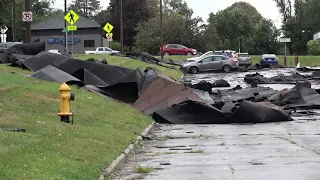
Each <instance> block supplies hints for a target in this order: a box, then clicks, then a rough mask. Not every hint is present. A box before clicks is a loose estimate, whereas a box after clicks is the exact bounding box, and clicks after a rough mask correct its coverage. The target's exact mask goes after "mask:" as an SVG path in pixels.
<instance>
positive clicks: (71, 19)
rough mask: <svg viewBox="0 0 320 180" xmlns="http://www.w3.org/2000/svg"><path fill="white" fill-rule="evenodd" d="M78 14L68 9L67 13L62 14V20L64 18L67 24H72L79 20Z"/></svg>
mask: <svg viewBox="0 0 320 180" xmlns="http://www.w3.org/2000/svg"><path fill="white" fill-rule="evenodd" d="M79 18H80V17H79V15H78V14H77V13H75V12H74V11H73V10H70V11H69V12H68V14H66V15H65V16H64V20H66V21H67V22H68V23H69V24H71V25H73V24H74V23H76V22H77V21H78V20H79Z"/></svg>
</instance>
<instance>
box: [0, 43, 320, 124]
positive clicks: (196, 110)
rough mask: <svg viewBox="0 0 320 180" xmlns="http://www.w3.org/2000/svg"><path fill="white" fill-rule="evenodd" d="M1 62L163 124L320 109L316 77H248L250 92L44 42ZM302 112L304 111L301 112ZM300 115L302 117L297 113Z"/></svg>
mask: <svg viewBox="0 0 320 180" xmlns="http://www.w3.org/2000/svg"><path fill="white" fill-rule="evenodd" d="M127 56H129V57H130V58H134V59H139V60H141V61H144V62H148V63H152V64H158V65H160V64H162V63H165V64H170V63H172V64H174V65H178V64H179V63H180V62H177V61H174V62H173V61H170V60H167V61H164V60H160V59H157V58H154V57H153V56H151V55H150V54H148V53H141V54H128V55H127ZM0 62H2V63H11V65H15V66H18V67H21V68H25V69H29V70H31V71H33V72H34V74H32V75H31V77H33V78H37V79H40V80H46V81H55V82H59V83H62V82H66V83H67V84H73V85H74V84H75V85H77V86H79V87H81V88H83V89H85V90H88V91H91V92H95V93H98V94H101V95H103V96H108V97H111V98H113V99H116V100H119V101H121V102H125V103H128V104H132V105H133V107H135V108H137V109H139V110H141V111H143V112H145V113H146V114H151V115H152V116H153V118H154V119H155V120H156V121H157V122H163V123H183V124H186V123H195V124H199V123H208V124H212V123H218V124H226V123H266V122H275V121H291V120H292V118H291V111H292V110H293V111H297V110H299V109H303V108H308V107H309V108H314V107H316V108H317V107H319V105H320V95H319V94H318V92H317V91H316V90H313V89H311V84H310V83H308V82H307V81H306V80H310V79H314V78H315V77H314V76H317V77H318V76H319V75H318V74H314V76H304V75H301V74H298V73H295V74H292V75H291V76H282V75H279V76H276V77H272V78H265V77H263V76H262V75H260V74H258V73H256V74H249V75H246V76H245V78H244V80H245V81H246V82H247V83H249V84H253V85H252V86H251V87H249V88H242V87H241V86H240V85H238V86H236V87H234V88H230V89H225V90H217V89H214V90H213V88H216V87H230V84H229V83H228V82H227V81H225V80H223V79H220V80H217V81H215V82H214V83H209V82H205V81H201V82H199V83H197V84H191V83H183V82H179V81H176V80H175V79H173V78H171V77H169V76H167V75H165V74H163V73H161V72H159V71H157V70H155V69H153V68H147V69H145V70H141V69H136V70H132V69H128V68H123V67H118V66H112V65H108V64H107V63H106V62H101V61H95V60H92V59H89V60H87V61H82V60H78V59H75V58H71V57H68V56H65V55H60V54H54V53H49V52H45V51H44V46H43V43H39V42H33V43H30V44H23V45H15V46H13V47H11V48H10V49H8V50H5V51H4V52H2V53H0ZM271 83H275V84H281V83H283V84H288V83H289V84H296V86H295V87H294V88H292V89H290V90H288V89H284V90H282V91H276V90H274V89H272V88H267V87H259V86H257V84H271ZM300 113H301V112H300ZM295 115H298V113H297V112H295Z"/></svg>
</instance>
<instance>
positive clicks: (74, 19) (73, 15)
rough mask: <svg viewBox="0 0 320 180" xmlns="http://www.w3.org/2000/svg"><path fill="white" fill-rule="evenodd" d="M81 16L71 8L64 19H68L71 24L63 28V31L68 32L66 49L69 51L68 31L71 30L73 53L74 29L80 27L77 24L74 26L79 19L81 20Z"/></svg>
mask: <svg viewBox="0 0 320 180" xmlns="http://www.w3.org/2000/svg"><path fill="white" fill-rule="evenodd" d="M79 18H80V16H79V15H78V14H77V13H75V12H74V11H73V10H70V11H69V12H68V13H67V14H66V15H65V16H64V20H65V21H67V22H68V23H69V24H70V25H71V26H68V28H67V29H63V31H65V33H66V50H67V52H68V32H69V31H71V33H72V35H71V37H72V44H71V48H72V50H71V53H72V54H73V31H76V30H77V29H78V28H77V26H73V25H74V24H75V23H76V22H77V21H78V20H79Z"/></svg>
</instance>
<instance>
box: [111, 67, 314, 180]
mask: <svg viewBox="0 0 320 180" xmlns="http://www.w3.org/2000/svg"><path fill="white" fill-rule="evenodd" d="M290 71H291V70H290ZM266 73H267V74H268V73H269V74H270V72H266ZM280 73H282V71H281V72H280ZM243 74H244V73H242V74H239V73H235V74H233V75H229V76H225V77H227V79H230V80H229V81H232V79H233V83H232V86H234V85H236V84H238V83H241V84H243V82H241V80H239V81H238V79H241V78H240V77H242V76H244V75H243ZM234 75H236V76H239V78H238V79H237V78H235V77H233V78H232V76H234ZM192 76H193V75H192ZM196 76H198V77H190V76H189V77H188V78H189V79H192V78H194V80H197V81H198V80H199V76H204V77H208V79H210V80H211V81H214V80H215V79H219V77H222V76H223V75H222V74H212V75H210V74H209V75H208V74H205V75H196ZM210 76H211V77H210ZM202 79H205V78H202ZM242 79H243V78H242ZM227 81H228V80H227ZM229 81H228V82H229ZM275 86H276V87H277V85H275ZM294 119H295V121H291V122H278V123H267V124H241V125H239V124H238V125H236V124H229V125H159V124H158V125H156V127H155V129H154V130H153V132H152V134H151V135H150V139H146V140H145V141H143V143H142V145H141V147H140V148H138V149H137V150H136V151H135V153H134V154H133V155H132V156H131V157H130V158H129V159H128V160H127V161H126V162H125V163H124V165H123V168H121V169H120V170H119V171H118V172H117V173H116V175H115V176H113V178H112V179H121V180H124V179H139V178H142V179H147V180H149V179H150V180H157V179H159V180H160V179H161V180H162V179H170V180H171V179H178V180H182V179H183V180H189V179H190V180H198V179H219V180H220V179H221V180H222V179H223V180H228V179H232V180H234V179H236V180H250V179H252V180H271V179H272V180H287V179H288V180H318V179H320V171H319V170H320V143H319V142H320V121H318V119H320V117H318V116H306V117H299V118H294ZM137 167H143V168H145V167H148V168H152V169H153V171H152V172H150V173H135V172H134V171H135V170H136V169H137Z"/></svg>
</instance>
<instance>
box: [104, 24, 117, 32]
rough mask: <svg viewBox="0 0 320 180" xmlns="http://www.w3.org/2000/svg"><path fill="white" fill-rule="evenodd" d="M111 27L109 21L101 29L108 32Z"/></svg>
mask: <svg viewBox="0 0 320 180" xmlns="http://www.w3.org/2000/svg"><path fill="white" fill-rule="evenodd" d="M113 28H114V27H113V26H112V25H111V24H110V23H107V24H106V25H105V26H104V28H103V30H105V31H107V33H110V32H111V31H112V30H113Z"/></svg>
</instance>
